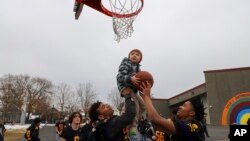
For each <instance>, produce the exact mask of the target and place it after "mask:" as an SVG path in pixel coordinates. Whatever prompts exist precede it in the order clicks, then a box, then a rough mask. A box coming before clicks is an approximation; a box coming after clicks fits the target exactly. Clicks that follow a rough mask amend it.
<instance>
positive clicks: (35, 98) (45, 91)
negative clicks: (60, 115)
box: [0, 74, 52, 121]
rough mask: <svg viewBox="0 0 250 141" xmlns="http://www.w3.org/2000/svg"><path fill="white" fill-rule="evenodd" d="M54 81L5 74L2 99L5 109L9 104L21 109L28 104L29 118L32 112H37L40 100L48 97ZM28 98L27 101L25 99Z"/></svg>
mask: <svg viewBox="0 0 250 141" xmlns="http://www.w3.org/2000/svg"><path fill="white" fill-rule="evenodd" d="M51 88H52V83H51V82H50V81H49V80H46V79H43V78H31V77H30V76H28V75H11V74H9V75H5V76H4V77H3V78H2V79H1V97H0V99H1V101H2V104H3V107H5V110H7V111H8V110H13V108H12V109H8V107H9V106H8V105H9V104H12V107H13V105H15V107H16V108H17V109H19V111H21V110H22V106H23V105H25V104H27V107H26V108H27V112H28V116H27V118H26V121H27V120H28V118H29V115H30V113H31V112H36V111H35V110H36V108H37V107H39V103H40V102H39V100H43V101H44V99H46V100H47V99H48V98H49V96H50V95H52V92H51ZM25 98H26V99H27V101H26V103H25V102H24V101H25V100H24V99H25Z"/></svg>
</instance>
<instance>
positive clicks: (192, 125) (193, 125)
mask: <svg viewBox="0 0 250 141" xmlns="http://www.w3.org/2000/svg"><path fill="white" fill-rule="evenodd" d="M187 126H188V127H189V129H190V132H197V131H198V129H199V126H198V124H196V123H188V124H187Z"/></svg>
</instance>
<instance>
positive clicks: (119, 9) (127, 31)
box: [75, 0, 144, 42]
mask: <svg viewBox="0 0 250 141" xmlns="http://www.w3.org/2000/svg"><path fill="white" fill-rule="evenodd" d="M75 1H76V3H77V2H78V3H82V4H86V5H88V6H90V7H92V8H94V9H96V10H97V11H99V12H102V13H103V14H105V15H108V16H110V17H112V21H113V29H114V33H115V40H116V41H117V42H119V41H120V39H127V38H128V37H130V36H131V35H132V33H133V32H134V29H133V22H134V21H135V19H136V17H137V15H138V14H139V13H140V12H141V10H142V8H143V3H144V2H143V0H75ZM107 3H108V4H107ZM82 6H83V5H81V7H80V8H79V10H78V11H79V12H78V13H77V11H76V19H78V17H79V16H80V13H81V10H82ZM107 7H109V8H107ZM75 9H77V8H75Z"/></svg>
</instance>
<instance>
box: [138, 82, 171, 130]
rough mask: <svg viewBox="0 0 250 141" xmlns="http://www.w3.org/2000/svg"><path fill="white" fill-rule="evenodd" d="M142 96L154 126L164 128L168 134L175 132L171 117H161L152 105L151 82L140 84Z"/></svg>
mask: <svg viewBox="0 0 250 141" xmlns="http://www.w3.org/2000/svg"><path fill="white" fill-rule="evenodd" d="M141 88H142V94H143V95H142V97H143V99H144V103H145V108H146V110H147V113H148V117H149V119H151V122H152V123H153V124H155V125H156V126H158V127H160V128H162V129H164V130H165V131H167V132H168V133H170V134H175V133H176V128H175V126H174V123H173V121H172V120H171V119H166V118H163V117H161V116H160V115H159V114H158V112H157V111H156V109H155V108H154V106H153V103H152V100H151V97H150V93H151V84H150V83H149V82H147V83H146V84H145V83H143V84H142V86H141Z"/></svg>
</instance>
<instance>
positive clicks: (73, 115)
mask: <svg viewBox="0 0 250 141" xmlns="http://www.w3.org/2000/svg"><path fill="white" fill-rule="evenodd" d="M76 114H79V116H80V119H81V120H82V115H81V113H80V112H73V113H72V114H71V115H70V116H69V123H72V121H73V118H74V117H75V115H76Z"/></svg>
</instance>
